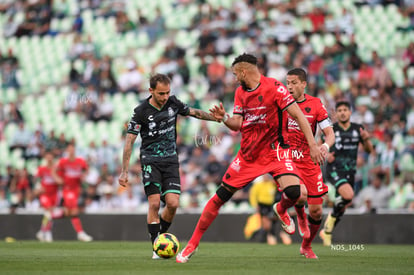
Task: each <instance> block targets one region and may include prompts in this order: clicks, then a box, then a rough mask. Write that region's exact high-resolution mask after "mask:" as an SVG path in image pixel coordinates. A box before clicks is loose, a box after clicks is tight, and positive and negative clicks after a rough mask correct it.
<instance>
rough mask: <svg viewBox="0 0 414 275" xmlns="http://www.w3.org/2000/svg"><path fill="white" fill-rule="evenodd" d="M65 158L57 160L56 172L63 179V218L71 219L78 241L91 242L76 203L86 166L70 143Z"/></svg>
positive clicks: (73, 145)
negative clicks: (84, 229)
mask: <svg viewBox="0 0 414 275" xmlns="http://www.w3.org/2000/svg"><path fill="white" fill-rule="evenodd" d="M66 152H67V157H63V158H61V159H60V160H59V163H58V166H57V171H58V175H59V176H60V177H62V179H63V206H64V208H65V213H64V215H65V216H68V217H70V218H71V222H72V226H73V228H74V229H75V231H76V233H77V235H78V240H79V241H83V242H90V241H92V237H91V236H89V235H88V234H86V233H85V231H83V227H82V222H81V220H80V219H79V207H78V201H79V197H80V196H81V192H82V179H83V178H84V176H85V174H86V172H87V170H88V164H87V163H86V161H85V160H84V159H83V158H80V157H77V156H76V153H75V144H73V143H70V144H69V145H68V146H67V148H66ZM61 217H63V215H57V216H54V217H53V218H61Z"/></svg>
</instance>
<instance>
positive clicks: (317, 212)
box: [309, 208, 322, 221]
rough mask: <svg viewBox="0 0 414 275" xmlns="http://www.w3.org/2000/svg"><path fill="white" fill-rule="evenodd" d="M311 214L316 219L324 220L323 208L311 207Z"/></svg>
mask: <svg viewBox="0 0 414 275" xmlns="http://www.w3.org/2000/svg"><path fill="white" fill-rule="evenodd" d="M309 216H310V217H311V218H312V219H313V220H315V221H320V220H322V208H316V209H309Z"/></svg>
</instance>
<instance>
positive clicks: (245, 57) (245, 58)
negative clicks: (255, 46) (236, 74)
mask: <svg viewBox="0 0 414 275" xmlns="http://www.w3.org/2000/svg"><path fill="white" fill-rule="evenodd" d="M240 62H247V63H250V64H253V65H256V66H257V57H256V56H254V55H252V54H248V53H243V54H241V55H239V56H238V57H236V58H235V59H234V61H233V63H232V64H231V66H232V67H233V66H234V65H236V64H237V63H240Z"/></svg>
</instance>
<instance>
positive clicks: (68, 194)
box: [63, 189, 80, 209]
mask: <svg viewBox="0 0 414 275" xmlns="http://www.w3.org/2000/svg"><path fill="white" fill-rule="evenodd" d="M79 195H80V190H79V189H64V190H63V206H64V207H66V208H70V209H72V208H77V207H78V200H79Z"/></svg>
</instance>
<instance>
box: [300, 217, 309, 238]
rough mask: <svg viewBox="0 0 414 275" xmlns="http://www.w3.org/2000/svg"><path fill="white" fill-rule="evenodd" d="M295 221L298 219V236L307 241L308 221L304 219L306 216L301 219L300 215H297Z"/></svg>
mask: <svg viewBox="0 0 414 275" xmlns="http://www.w3.org/2000/svg"><path fill="white" fill-rule="evenodd" d="M297 219H298V229H299V235H300V236H301V237H302V238H303V239H309V237H310V230H309V224H308V220H307V219H306V216H305V218H303V217H301V216H300V215H298V216H297Z"/></svg>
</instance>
